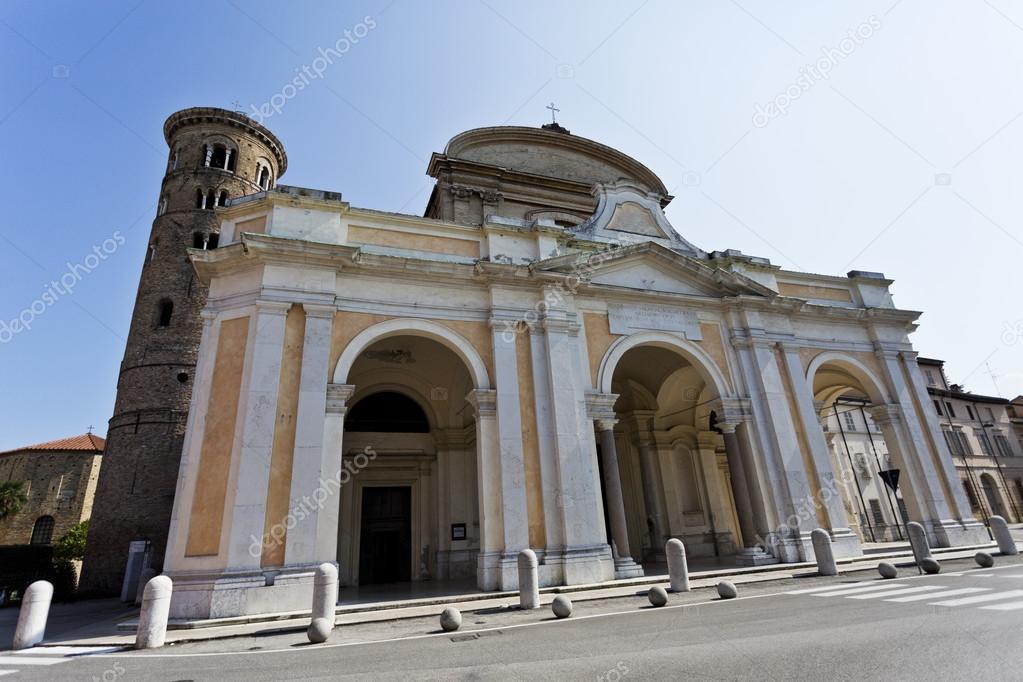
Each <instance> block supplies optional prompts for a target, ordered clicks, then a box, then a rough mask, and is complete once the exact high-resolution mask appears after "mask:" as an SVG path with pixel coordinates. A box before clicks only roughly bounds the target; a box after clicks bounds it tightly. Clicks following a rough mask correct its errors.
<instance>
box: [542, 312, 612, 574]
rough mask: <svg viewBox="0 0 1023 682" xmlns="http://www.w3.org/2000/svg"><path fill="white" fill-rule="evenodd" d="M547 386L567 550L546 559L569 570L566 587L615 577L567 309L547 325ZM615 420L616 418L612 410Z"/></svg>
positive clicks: (555, 314)
mask: <svg viewBox="0 0 1023 682" xmlns="http://www.w3.org/2000/svg"><path fill="white" fill-rule="evenodd" d="M542 324H543V329H544V335H543V337H544V339H545V340H546V348H544V355H545V356H546V363H545V364H546V369H547V376H546V380H545V382H544V383H545V384H546V386H548V387H549V389H550V395H549V397H548V399H547V401H546V403H547V405H548V406H549V407H550V424H551V427H552V429H553V432H552V434H551V435H552V439H551V442H552V443H553V450H554V456H555V459H556V461H557V469H558V478H557V480H558V483H559V485H560V486H561V487H560V499H561V516H562V518H563V523H564V546H563V548H559V549H557V550H556V551H553V552H548V556H547V558H546V560H547V561H548V562H551V561H556V562H558V563H560V564H561V565H562V566H563V567H564V580H565V583H566V584H569V585H575V584H579V583H588V582H599V581H601V580H609V579H611V578H612V577H613V576H614V562H613V558H612V556H611V552H610V547H609V546H608V544H607V538H606V534H605V531H604V518H603V505H602V504H601V501H600V476H599V471H598V467H597V453H596V443H595V441H594V438H593V425H592V423H591V421H590V418H589V417H588V416H587V410H586V400H587V396H586V394H585V391H584V387H583V382H582V381H581V380H580V378H579V376H578V375H577V372H579V371H581V370H580V367H581V363H582V357H581V350H580V348H579V344H578V333H579V328H578V325H576V324H574V323H573V322H570V321H569V320H568V319H566V314H565V311H564V310H558V309H551V310H549V311H548V314H547V317H545V318H544V320H543V322H542ZM610 416H611V417H613V416H614V413H613V412H612V413H611V415H610Z"/></svg>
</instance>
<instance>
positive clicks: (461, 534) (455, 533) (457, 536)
mask: <svg viewBox="0 0 1023 682" xmlns="http://www.w3.org/2000/svg"><path fill="white" fill-rule="evenodd" d="M451 539H452V540H464V539H465V524H464V523H452V524H451Z"/></svg>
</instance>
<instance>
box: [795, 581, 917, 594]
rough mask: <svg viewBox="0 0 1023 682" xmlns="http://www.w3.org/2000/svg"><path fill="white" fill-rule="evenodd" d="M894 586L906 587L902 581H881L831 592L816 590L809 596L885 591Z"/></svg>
mask: <svg viewBox="0 0 1023 682" xmlns="http://www.w3.org/2000/svg"><path fill="white" fill-rule="evenodd" d="M896 587H907V586H906V585H904V584H902V583H882V584H880V585H876V584H875V585H867V586H861V587H849V588H846V589H842V590H836V591H832V592H818V593H816V594H814V595H811V596H814V597H844V596H846V595H847V594H861V593H864V592H877V591H880V590H885V591H887V590H893V589H895V588H896Z"/></svg>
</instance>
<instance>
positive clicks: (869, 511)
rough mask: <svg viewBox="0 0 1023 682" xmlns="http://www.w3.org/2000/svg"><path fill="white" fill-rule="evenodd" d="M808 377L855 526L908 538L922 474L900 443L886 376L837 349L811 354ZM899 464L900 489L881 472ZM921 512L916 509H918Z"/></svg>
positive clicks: (871, 538)
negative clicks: (908, 522)
mask: <svg viewBox="0 0 1023 682" xmlns="http://www.w3.org/2000/svg"><path fill="white" fill-rule="evenodd" d="M806 382H807V385H808V386H810V387H811V388H812V391H813V397H814V401H815V406H816V409H817V415H818V417H819V420H820V421H819V424H820V427H821V430H822V436H823V438H824V442H825V443H826V446H827V450H828V457H829V460H830V462H831V467H832V469H833V470H834V474H835V485H836V488H837V489H836V490H835V492H837V493H838V495H839V498H840V499H841V501H842V508H843V509H844V511H845V515H846V517H847V519H848V521H849V526H850V528H851V529H852V530H853V531H854V532H855V533H856V534H857V535H858V536H859V539H860V541H861V542H884V541H895V540H900V539H903V538H904V530H903V525H904V523H905V521H906V519H905V518H904V516H905V515H906V513H907V511H906V509H907V506H908V507H913V508H914V509H916V508H917V506H918V504H917V502H916V501H915V495H914V492H915V488H916V487H917V486H918V483H917V479H918V477H917V475H916V472H915V471H914V467H913V462H912V461H907V460H906V458H905V457H904V452H903V449H902V448H901V447H900V443H901V441H900V432H899V424H898V422H899V415H898V414H897V412H893V411H892V407H891V405H890V404H891V402H892V401H891V398H890V395H889V392H888V390H887V388H886V386H885V384H884V382H882V381H881V380H880V379H879V378H878V377H877V375H876V374H875V373H874V372H873V371H872V370H871V369H870V368H869V367H867V366H866V365H865V364H864V363H863V362H861V361H860V360H858V359H857V358H855V357H853V356H851V355H849V354H847V353H841V352H835V351H827V352H823V353H820V354H818V355H816V356H815V357H814V358H813V360H811V362H810V363H809V365H808V366H807V369H806ZM895 469H897V470H898V471H899V472H900V476H899V482H900V485H899V490H898V491H897V492H893V491H892V490H891V489H890V487H889V486H888V484H887V483H886V482H885V480H884V478H883V477H882V473H881V472H886V471H891V470H895ZM885 475H887V474H885ZM904 500H905V502H904ZM910 500H914V501H912V502H910ZM922 513H923V512H921V511H919V510H918V509H917V510H916V511H914V512H913V515H914V516H916V515H917V514H922Z"/></svg>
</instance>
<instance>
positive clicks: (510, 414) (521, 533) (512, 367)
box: [490, 319, 529, 561]
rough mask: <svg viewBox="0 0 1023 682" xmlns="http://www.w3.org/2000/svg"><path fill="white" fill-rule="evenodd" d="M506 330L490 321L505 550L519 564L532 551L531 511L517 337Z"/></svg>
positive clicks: (494, 321) (497, 323)
mask: <svg viewBox="0 0 1023 682" xmlns="http://www.w3.org/2000/svg"><path fill="white" fill-rule="evenodd" d="M505 329H506V327H505V325H504V324H503V323H502V322H501V321H500V320H497V319H493V320H491V321H490V332H491V338H492V341H493V347H494V383H495V390H496V392H497V434H498V436H497V437H498V442H499V444H500V470H501V474H500V475H501V496H502V500H503V514H504V515H503V532H504V537H503V549H504V551H505V552H506V553H513V554H514V557H512V558H514V559H515V561H518V552H519V550H522V549H525V548H527V547H529V508H528V506H527V503H526V465H525V461H524V459H523V452H522V411H521V409H520V408H519V400H520V396H519V372H518V355H517V354H516V352H515V344H516V341H517V334H507V333H504V330H505ZM523 343H525V340H523Z"/></svg>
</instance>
